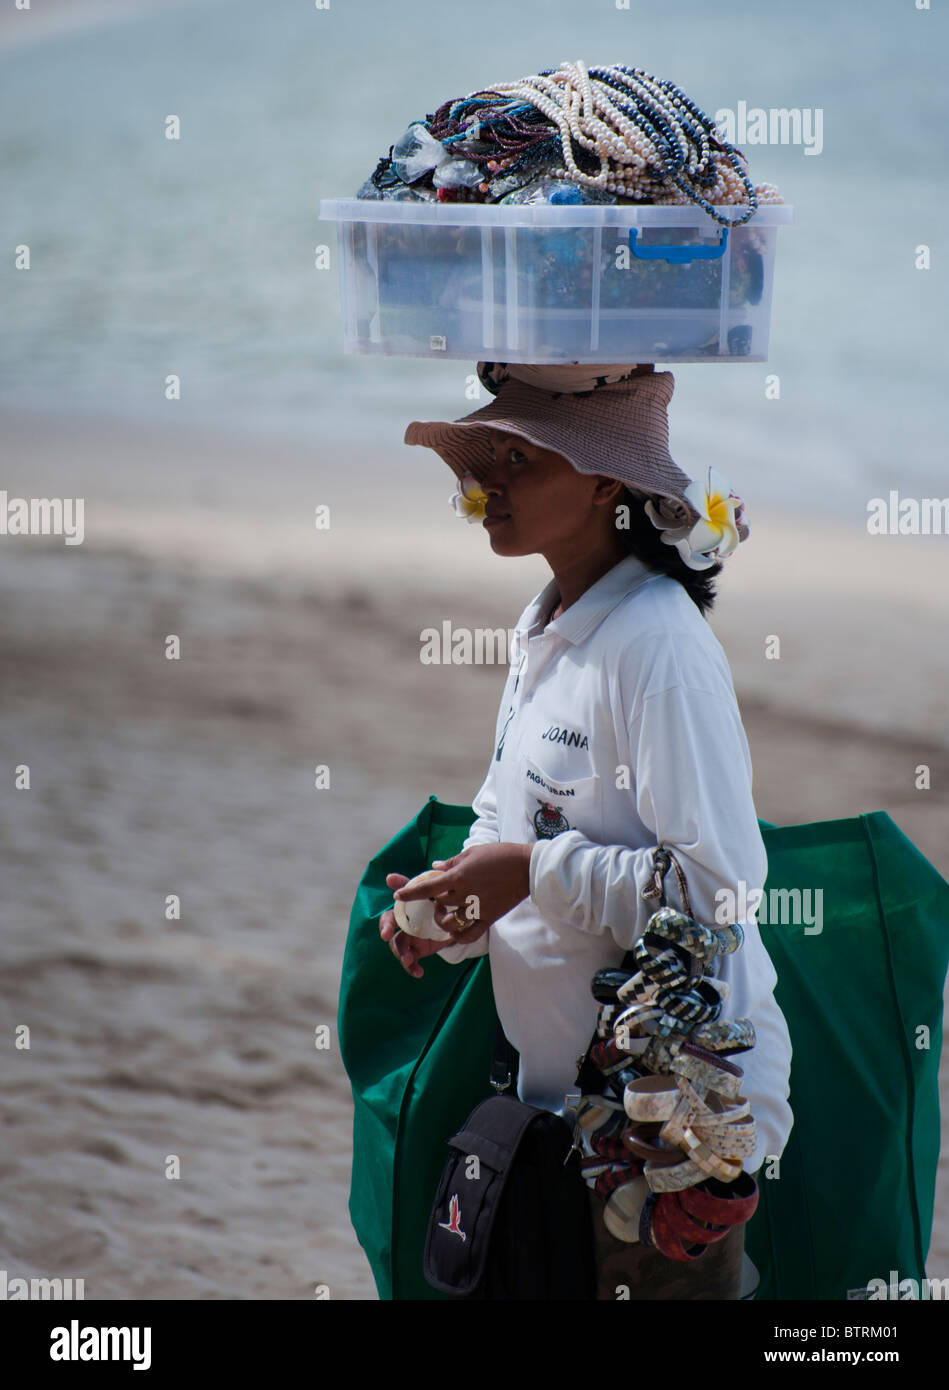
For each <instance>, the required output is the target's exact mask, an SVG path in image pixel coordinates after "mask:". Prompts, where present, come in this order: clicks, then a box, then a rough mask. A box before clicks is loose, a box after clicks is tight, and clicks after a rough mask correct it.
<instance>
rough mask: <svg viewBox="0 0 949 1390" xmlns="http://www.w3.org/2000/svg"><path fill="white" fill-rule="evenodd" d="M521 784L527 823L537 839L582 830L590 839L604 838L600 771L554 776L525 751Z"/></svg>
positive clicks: (522, 761) (522, 759)
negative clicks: (578, 775)
mask: <svg viewBox="0 0 949 1390" xmlns="http://www.w3.org/2000/svg"><path fill="white" fill-rule="evenodd" d="M521 785H522V794H523V798H524V811H525V814H526V817H527V824H528V826H529V827H530V830H531V831H532V832H533V835H534V836H535V838H536V839H538V840H551V839H553V837H554V836H555V835H560V834H562V833H563V831H565V830H579V831H580V832H581V833H582V834H583V835H585V836H586V838H587V839H588V840H594V841H596V842H597V843H599V842H600V835H601V830H602V817H603V813H602V791H601V783H600V778H599V777H598V776H597V775H593V776H592V777H568V778H563V777H554V776H553V775H551V774H549V773H548V772H546V771H545V769H544V768H542V767H540V766H539V765H538V764H537V763H535V762H533V761H532V759H530V758H529V757H527V755H526V754H524V755H523V756H522V758H521Z"/></svg>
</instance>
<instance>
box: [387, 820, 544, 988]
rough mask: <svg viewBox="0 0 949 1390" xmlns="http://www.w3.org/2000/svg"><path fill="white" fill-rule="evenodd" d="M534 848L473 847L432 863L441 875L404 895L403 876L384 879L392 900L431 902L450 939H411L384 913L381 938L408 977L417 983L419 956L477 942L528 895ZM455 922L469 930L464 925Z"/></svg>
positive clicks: (509, 844) (507, 845)
mask: <svg viewBox="0 0 949 1390" xmlns="http://www.w3.org/2000/svg"><path fill="white" fill-rule="evenodd" d="M532 849H533V845H519V844H515V843H514V842H513V841H502V842H501V843H500V844H493V845H472V846H471V848H470V849H463V850H462V851H461V853H460V854H456V855H455V856H454V858H452V859H436V860H435V862H434V864H433V865H432V867H433V868H435V869H438V870H440V872H439V875H438V877H437V878H434V877H433V878H427V879H426V880H425V882H424V883H420V884H418V885H417V886H416V887H414V888H411V889H409V891H408V892H407V893H406V892H404V891H403V889H404V885H405V884H406V883H408V881H409V880H408V879H407V878H406V876H405V875H404V874H387V875H386V885H387V886H388V887H389V888H393V889H394V890H395V891H394V893H393V897H395V898H398V899H400V900H401V901H402V902H411V901H414V900H416V899H421V898H434V899H435V911H434V916H435V921H436V924H437V925H438V926H440V927H441V928H442V929H443V930H444V931H447V932H450V933H451V936H452V940H451V941H450V942H447V941H431V940H428V939H426V938H422V937H416V936H409V935H408V933H406V932H403V931H399V928H398V927H397V926H396V921H395V914H394V913H393V912H392V910H391V909H390V910H389V911H387V912H384V913H383V914H382V916H381V917H380V918H379V935H380V936H381V937H382V939H383V941H388V942H389V944H390V947H391V950H392V953H393V955H395V957H396V958H397V959H398V960H399V961H401V963H402V966H403V968H404V969H405V970H406V971H407V972H408V974H410V975H412V976H414V977H415V978H416V979H419V978H421V975H422V973H423V972H422V967H421V966H420V965H419V960H420V959H421V958H422V957H423V956H430V955H432V954H434V952H436V951H439V950H441V949H442V947H444V946H449V945H451V946H454V945H463V944H467V943H468V942H470V941H477V940H478V938H479V937H481V936H484V934H485V932H486V931H487V930H488V928H489V927H490V926H491V924H492V923H493V922H496V921H497V920H498V918H499V917H503V916H504V914H505V913H506V912H510V911H511V909H512V908H513V907H516V906H517V904H518V903H519V902H522V901H523V900H524V898H526V897H527V896H528V894H529V893H530V877H529V868H530V857H531V850H532ZM456 911H457V913H458V917H456V916H455V912H456ZM459 917H461V918H464V919H465V921H466V922H467V923H468V925H467V926H462V924H461V922H459V920H458V918H459Z"/></svg>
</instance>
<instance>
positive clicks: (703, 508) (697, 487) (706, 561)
mask: <svg viewBox="0 0 949 1390" xmlns="http://www.w3.org/2000/svg"><path fill="white" fill-rule="evenodd" d="M683 496H684V497H685V498H687V500H688V501H689V502H691V504H692V506H693V507H694V508H695V510H696V511H697V512H698V514H699V519H698V521H697V522H696V523H695V525H694V526H691V525H689V524H688V523H686V525H684V526H682V525H679V526H676V525H675V523H674V521H673V520H672V517H671V515H670V513H669V512H667V511H666V504H665V503H664V502H663V501H660V503H659V506H658V507H656V506H655V505H654V503H653V502H652V500H651V499H650V500H648V501H647V502H646V504H645V512H646V515H647V516H648V517H649V520H650V521H651V522H652V524H653V526H655V527H657V528H658V529H659V530H660V531H662V535H661V537H660V540H662V541H664V542H665V544H666V545H674V546H675V548H676V550H677V551H678V552H679V554H680V555H681V556H682V559H683V562H684V563H685V564H687V565H688V567H689V569H692V570H707V569H710V568H711V567H712V565H714V564H715V562H716V561H717V560H724V558H725V556H726V555H730V554H731V553H732V551H733V550H735V549H737V546H738V542H739V540H740V537H739V535H738V528H737V526H736V524H735V522H736V514H737V513H738V512H740V511H741V509H742V507H743V506H744V503H743V502H742V500H741V498H740V497H739V496H738V493H737V492H732V490H731V486H730V484H729V483H728V482H726V480H725V479H724V478H723V477H722V475H721V474H720V473H719V472H717V471H716V470H715V469H714V468H711V467H710V468H709V469H708V472H707V473H706V477H705V483H704V485H703V484H702V483H697V482H696V483H690V484H689V486H688V487H687V488H686V489H685V492H684V493H683ZM668 505H669V507H670V509H671V506H672V504H668ZM664 512H666V514H665V515H663V513H664Z"/></svg>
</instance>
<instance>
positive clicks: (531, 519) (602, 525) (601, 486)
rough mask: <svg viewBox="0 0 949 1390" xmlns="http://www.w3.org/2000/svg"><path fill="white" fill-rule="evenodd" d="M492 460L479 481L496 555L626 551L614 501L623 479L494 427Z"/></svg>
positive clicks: (566, 556) (553, 560) (562, 556)
mask: <svg viewBox="0 0 949 1390" xmlns="http://www.w3.org/2000/svg"><path fill="white" fill-rule="evenodd" d="M490 437H491V443H492V446H493V453H494V461H493V464H492V466H491V469H490V471H489V472H488V474H487V475H486V476H485V477H484V478H483V479H482V482H481V486H482V488H483V489H484V491H485V493H486V494H487V497H488V501H487V505H486V507H485V519H484V521H483V522H482V523H481V524H482V527H483V528H484V530H486V531H487V532H488V535H489V536H490V537H491V549H492V550H493V551H494V552H495V554H496V555H510V556H513V555H534V554H541V555H543V556H544V557H545V558H546V559H547V560H548V562H549V563H550V564H551V565H552V566H556V564H557V562H558V561H560V562H563V561H564V560H570V559H576V558H577V556H578V554H581V553H591V554H592V553H594V552H595V553H600V554H607V553H608V554H613V553H615V554H617V555H620V554H622V547H621V545H620V543H619V540H618V539H617V535H616V529H615V518H614V511H613V506H612V505H611V504H612V502H613V499H614V497H615V495H616V494H618V493H619V492H620V490H621V488H622V484H621V483H620V482H618V481H617V480H616V479H614V478H605V477H601V476H599V475H596V474H589V473H578V472H577V470H576V469H575V468H574V466H573V464H572V463H570V461H569V460H568V459H565V458H564V457H563V455H562V454H556V453H554V452H553V450H551V449H541V448H539V447H538V446H537V445H536V444H531V443H530V442H529V441H528V440H526V439H522V438H521V437H520V436H519V435H516V434H507V433H504V432H502V431H501V430H491V431H490Z"/></svg>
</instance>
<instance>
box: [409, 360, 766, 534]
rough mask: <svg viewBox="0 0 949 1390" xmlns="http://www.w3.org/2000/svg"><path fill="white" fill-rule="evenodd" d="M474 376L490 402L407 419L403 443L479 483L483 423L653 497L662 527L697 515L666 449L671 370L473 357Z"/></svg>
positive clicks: (485, 448) (485, 459) (487, 454)
mask: <svg viewBox="0 0 949 1390" xmlns="http://www.w3.org/2000/svg"><path fill="white" fill-rule="evenodd" d="M478 376H479V378H480V379H481V381H482V383H483V385H484V386H485V387H486V388H487V389H488V390H489V391H491V392H492V393H493V394H494V400H493V401H491V402H489V404H488V405H485V406H482V407H481V408H480V409H479V410H474V411H472V412H471V414H470V415H463V416H461V417H460V418H459V419H457V420H451V421H447V420H428V421H425V420H413V421H412V423H411V424H410V425H409V426H408V428H407V429H406V431H405V443H406V444H422V445H425V446H426V447H427V448H429V449H434V450H435V452H436V453H437V454H439V455H440V456H441V457H442V458H443V459H444V461H445V462H446V463H447V464H448V466H449V468H450V469H451V470H452V472H453V473H454V474H455V476H456V477H458V478H459V479H463V478H464V477H465V476H466V475H470V476H472V477H473V478H475V479H476V480H477V481H478V482H479V483H480V482H483V481H484V479H485V477H486V476H487V475H488V473H489V472H490V470H491V468H492V467H493V463H494V453H493V449H492V446H491V434H492V431H495V430H498V431H501V432H503V433H505V434H516V435H519V436H520V437H521V438H522V439H526V440H528V441H529V442H530V443H531V444H534V445H536V446H537V447H538V448H541V449H549V450H551V451H552V452H554V453H557V454H560V455H561V456H562V457H564V458H566V459H567V460H568V461H569V462H570V463H571V464H572V465H573V467H574V468H575V469H576V470H577V472H578V473H596V474H602V475H603V476H605V477H608V478H618V479H619V480H620V481H621V482H622V483H623V484H625V486H626V487H628V488H629V489H630V490H631V491H633V492H635V493H642V494H644V495H645V497H646V498H648V499H650V500H653V501H654V504H655V505H656V507H657V512H658V515H659V516H660V517H661V519H662V521H663V523H664V524H665V525H666V526H668V527H670V528H675V527H683V526H693V525H695V524H696V523H697V522H698V521H699V519H700V513H699V511H698V510H697V508H696V506H695V505H694V503H693V501H691V500H690V498H689V497H687V496H686V489H687V488H689V487H690V485H692V483H693V480H692V479H691V478H690V477H689V475H688V474H687V473H685V472H684V471H683V470H682V469H681V468H680V467H679V466H678V464H676V463H675V462H674V461H673V459H672V456H671V455H670V453H669V420H668V416H667V413H666V412H667V407H668V405H669V401H670V400H671V399H672V393H673V391H674V390H675V377H674V376H673V375H672V373H671V372H657V371H655V370H650V368H649V367H648V366H642V367H639V366H636V365H629V364H599V363H597V364H594V365H585V364H583V363H564V364H556V365H552V366H543V365H536V366H534V365H530V364H521V363H504V362H479V363H478ZM693 495H694V487H693ZM740 512H741V509H740V508H739V511H738V513H737V514H736V518H735V529H736V530H737V532H738V538H739V540H744V539H745V538H746V537H747V535H748V531H749V528H748V526H747V524H746V523H745V522H744V521H742V520H741V519H740Z"/></svg>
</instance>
